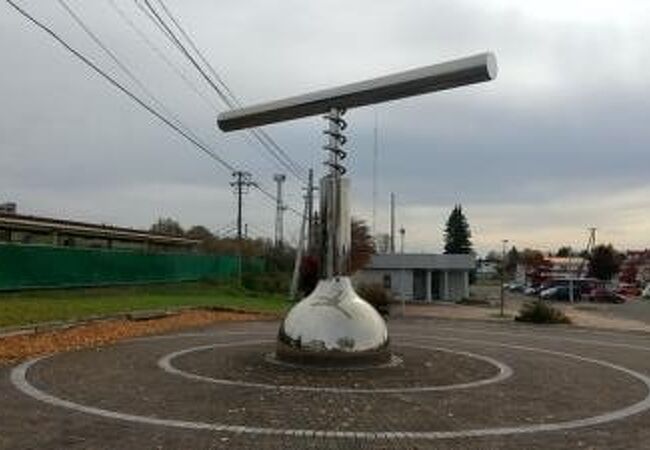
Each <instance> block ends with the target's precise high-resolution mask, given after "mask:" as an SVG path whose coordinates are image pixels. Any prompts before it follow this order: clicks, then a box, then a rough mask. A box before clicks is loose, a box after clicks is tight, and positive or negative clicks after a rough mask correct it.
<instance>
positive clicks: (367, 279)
mask: <svg viewBox="0 0 650 450" xmlns="http://www.w3.org/2000/svg"><path fill="white" fill-rule="evenodd" d="M475 268H476V260H475V257H474V255H442V254H420V253H398V254H385V255H373V256H372V258H371V260H370V263H369V264H368V265H367V266H366V267H365V268H363V269H362V270H360V271H359V272H357V273H356V274H355V275H354V281H355V283H357V284H363V283H380V284H382V285H383V286H384V287H385V288H387V289H390V290H391V291H392V293H393V295H394V296H395V297H396V298H398V299H403V300H406V301H422V302H432V301H459V300H462V299H464V298H468V297H469V274H470V272H471V271H473V270H475Z"/></svg>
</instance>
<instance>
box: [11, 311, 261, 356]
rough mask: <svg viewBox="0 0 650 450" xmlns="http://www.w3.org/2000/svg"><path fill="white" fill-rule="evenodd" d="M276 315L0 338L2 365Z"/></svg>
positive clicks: (199, 317) (105, 324) (182, 318)
mask: <svg viewBox="0 0 650 450" xmlns="http://www.w3.org/2000/svg"><path fill="white" fill-rule="evenodd" d="M272 317H273V316H270V315H264V314H255V313H243V312H231V311H209V310H207V311H202V310H194V311H184V312H181V313H178V314H175V315H172V316H168V317H164V318H157V319H152V320H136V321H133V320H128V319H119V320H109V321H99V322H95V323H86V324H81V325H79V326H73V327H70V328H66V329H61V330H52V331H45V332H38V333H34V334H24V335H15V336H7V337H4V338H1V339H0V364H1V363H13V362H17V361H20V360H23V359H26V358H30V357H33V356H38V355H44V354H50V353H56V352H62V351H67V350H75V349H80V348H87V347H97V346H101V345H106V344H111V343H113V342H117V341H120V340H123V339H128V338H133V337H138V336H148V335H152V334H160V333H166V332H169V331H175V330H182V329H187V328H194V327H200V326H206V325H210V324H213V323H215V322H236V321H247V320H262V319H269V318H272Z"/></svg>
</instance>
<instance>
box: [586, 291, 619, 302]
mask: <svg viewBox="0 0 650 450" xmlns="http://www.w3.org/2000/svg"><path fill="white" fill-rule="evenodd" d="M587 300H589V301H590V302H598V303H625V300H626V298H625V297H624V296H622V295H621V294H619V293H618V292H613V291H610V290H608V289H605V288H596V289H594V290H592V291H591V292H590V293H589V294H588V295H587Z"/></svg>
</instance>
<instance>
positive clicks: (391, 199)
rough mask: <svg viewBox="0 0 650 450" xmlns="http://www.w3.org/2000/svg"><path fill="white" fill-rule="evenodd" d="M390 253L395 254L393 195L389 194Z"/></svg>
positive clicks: (392, 193)
mask: <svg viewBox="0 0 650 450" xmlns="http://www.w3.org/2000/svg"><path fill="white" fill-rule="evenodd" d="M390 252H391V253H395V193H394V192H391V193H390Z"/></svg>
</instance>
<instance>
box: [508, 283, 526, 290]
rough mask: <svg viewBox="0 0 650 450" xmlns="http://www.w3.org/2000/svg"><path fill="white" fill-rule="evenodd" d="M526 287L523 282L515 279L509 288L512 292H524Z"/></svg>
mask: <svg viewBox="0 0 650 450" xmlns="http://www.w3.org/2000/svg"><path fill="white" fill-rule="evenodd" d="M524 288H525V286H524V285H523V284H521V283H517V282H514V281H513V282H512V283H510V284H509V285H508V290H510V291H511V292H523V291H524Z"/></svg>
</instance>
